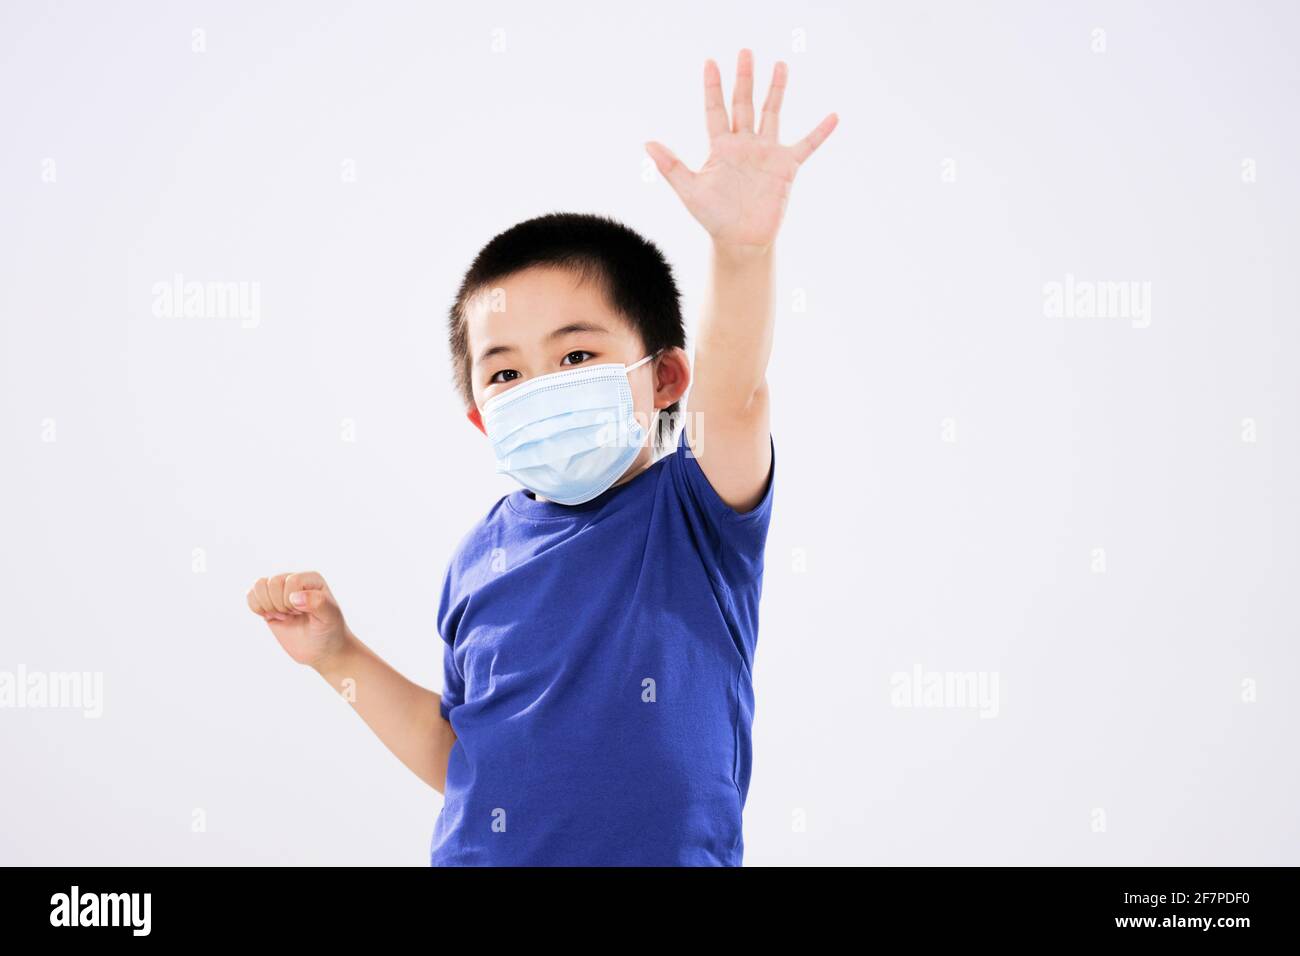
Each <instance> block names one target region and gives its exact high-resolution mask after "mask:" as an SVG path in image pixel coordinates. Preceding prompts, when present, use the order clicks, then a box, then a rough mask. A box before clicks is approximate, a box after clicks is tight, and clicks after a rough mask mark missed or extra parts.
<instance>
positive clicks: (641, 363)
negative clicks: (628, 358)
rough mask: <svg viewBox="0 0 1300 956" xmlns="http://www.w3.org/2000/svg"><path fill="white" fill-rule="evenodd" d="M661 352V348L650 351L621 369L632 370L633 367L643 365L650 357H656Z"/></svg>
mask: <svg viewBox="0 0 1300 956" xmlns="http://www.w3.org/2000/svg"><path fill="white" fill-rule="evenodd" d="M661 352H663V349H656V350H655V351H653V352H651V353H650V354H649V355H647V356H646V357H645V358H643V359H637V360H636V361H635V362H633V363H632V364H631V365H629V366H628V367H627V368H625V369H624V370H623V371H625V372H630V371H632V370H633V369H637V368H640V367H641V366H642V365H644V364H645V363H646V362H648V361H650V360H651V359H652V358H657V357H658V356H659V354H660V353H661Z"/></svg>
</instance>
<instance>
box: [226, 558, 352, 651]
mask: <svg viewBox="0 0 1300 956" xmlns="http://www.w3.org/2000/svg"><path fill="white" fill-rule="evenodd" d="M248 607H249V609H250V610H251V611H252V612H253V613H254V614H256V615H258V616H259V617H261V618H262V619H263V620H265V621H266V623H267V624H268V625H269V626H270V628H271V633H272V634H274V635H275V639H276V640H277V641H279V642H280V646H281V647H283V648H284V650H285V653H287V654H288V655H289V656H290V657H292V658H293V659H294V660H295V661H297V662H298V663H299V664H308V665H311V666H312V667H317V666H319V665H320V663H321V662H322V661H324V660H325V659H326V658H328V657H329V656H330V655H332V654H334V653H335V652H337V651H338V650H340V649H341V648H342V647H343V646H344V644H345V643H346V642H347V636H348V631H347V625H346V624H345V623H344V621H343V612H342V611H340V610H339V606H338V602H336V601H335V600H334V595H333V594H332V593H331V592H330V589H329V585H327V584H326V583H325V579H324V578H323V577H321V576H320V575H319V574H317V573H316V572H315V571H299V572H296V573H294V574H277V575H275V576H274V577H269V578H258V579H257V581H256V582H254V584H253V586H252V587H251V588H249V590H248Z"/></svg>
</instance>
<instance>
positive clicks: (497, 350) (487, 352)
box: [478, 322, 609, 364]
mask: <svg viewBox="0 0 1300 956" xmlns="http://www.w3.org/2000/svg"><path fill="white" fill-rule="evenodd" d="M575 332H595V333H598V334H602V335H608V334H609V329H607V328H605V327H604V326H603V325H597V324H596V323H595V322H570V323H569V324H568V325H562V326H560V327H559V328H558V329H554V330H553V331H552V332H551V333H550V334H549V335H547V336H546V340H547V341H548V342H549V341H553V340H555V339H562V338H564V336H566V335H573V334H574V333H575ZM517 351H519V349H518V348H517V347H516V346H514V345H490V346H488V347H487V348H485V349H484V350H483V351H482V352H480V353H479V357H478V361H479V363H480V364H481V363H483V362H486V361H487V360H488V359H490V358H491V357H492V356H494V355H501V354H503V353H505V352H517Z"/></svg>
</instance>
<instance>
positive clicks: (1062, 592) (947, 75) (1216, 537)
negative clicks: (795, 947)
mask: <svg viewBox="0 0 1300 956" xmlns="http://www.w3.org/2000/svg"><path fill="white" fill-rule="evenodd" d="M1298 28H1300V15H1298V14H1297V12H1296V10H1295V8H1294V7H1293V5H1291V4H1289V3H1283V2H1278V3H1256V4H1248V5H1240V4H1230V3H1219V4H1209V3H1196V4H1191V3H1173V2H1168V3H1153V4H1146V5H1143V6H1142V7H1141V8H1140V9H1139V8H1137V7H1136V5H1132V4H1126V3H1114V4H1094V3H1088V4H1083V3H1080V4H1074V5H1070V6H1068V7H1066V6H1063V5H1059V4H1050V5H1049V4H1035V3H1014V4H1012V3H992V4H980V5H975V4H966V3H942V4H940V3H926V4H907V5H902V4H872V5H865V4H856V3H855V4H843V5H842V6H829V5H820V4H798V5H794V4H790V5H778V4H768V5H763V4H754V3H743V4H742V3H729V4H704V5H701V4H694V3H691V4H687V3H669V4H640V5H637V4H617V5H605V4H600V5H598V4H594V3H592V4H588V5H582V4H557V3H546V4H536V3H497V4H493V5H489V6H486V7H483V8H481V9H478V10H474V11H466V10H461V9H457V8H454V7H450V6H444V5H437V6H432V5H426V4H416V3H410V4H397V3H379V4H355V5H345V4H341V3H338V4H334V3H330V4H323V3H306V2H301V3H292V4H279V5H276V6H275V7H274V9H268V8H266V7H265V6H264V5H261V4H253V3H243V4H238V5H231V4H220V3H199V4H193V3H191V4H172V3H152V4H133V5H130V6H129V7H128V8H121V9H108V8H106V7H104V6H103V5H100V4H94V3H6V4H5V5H4V9H3V13H2V14H0V91H3V92H2V93H0V127H2V128H3V130H4V133H3V136H4V149H3V150H0V229H2V230H3V231H2V233H0V306H2V308H3V331H2V338H0V348H2V350H3V351H2V354H0V371H2V372H3V382H2V383H0V394H2V395H3V416H2V417H0V453H2V455H3V468H2V469H0V519H2V521H3V525H2V528H0V547H2V551H0V561H2V563H0V582H3V583H0V589H3V595H2V597H3V618H2V619H0V672H4V673H7V674H9V675H11V676H10V680H11V686H12V681H13V680H16V679H17V675H18V674H19V673H20V671H21V672H22V673H25V674H26V675H28V676H29V677H30V676H31V675H32V674H33V673H35V674H37V675H42V674H43V675H47V676H48V675H57V674H63V673H73V672H75V673H78V674H91V675H100V677H102V694H103V696H102V700H101V701H100V705H101V706H102V714H101V715H100V716H98V717H95V716H86V715H85V713H84V710H83V709H77V708H75V707H52V706H46V707H37V706H28V707H17V706H7V707H6V708H4V709H0V761H2V765H3V767H4V774H3V775H4V785H3V787H0V819H2V820H3V821H4V825H3V827H0V863H9V864H14V863H18V864H154V863H157V864H190V863H194V864H236V863H254V864H295V863H296V864H401V865H415V866H419V865H424V864H426V863H427V859H428V845H429V838H430V834H431V832H432V827H433V821H434V817H435V815H436V814H437V812H438V809H439V807H440V805H441V796H440V795H439V794H437V793H436V792H435V791H433V790H431V789H429V788H428V787H427V786H425V785H424V784H423V783H421V782H420V781H419V780H418V779H417V778H416V777H415V776H414V775H413V774H411V773H410V772H409V771H408V770H407V769H406V768H405V767H403V766H402V765H401V764H400V763H399V762H398V761H397V760H396V758H394V757H393V756H392V755H391V754H389V752H388V751H387V750H386V749H385V748H384V746H383V745H382V744H381V743H380V741H379V740H378V739H377V738H376V737H375V736H374V735H373V734H372V733H371V731H370V730H369V728H368V727H366V726H365V724H364V723H363V722H362V721H361V719H360V718H359V717H358V716H357V715H356V714H355V713H354V712H352V710H351V709H350V707H349V706H348V704H347V703H346V702H344V701H343V699H342V698H340V697H338V696H336V695H335V694H333V693H332V692H331V690H330V688H329V687H328V686H327V685H326V684H325V682H324V681H322V680H321V679H320V678H319V677H318V676H317V675H316V674H315V673H313V672H311V671H310V670H307V669H305V668H302V667H299V666H297V665H295V664H293V663H292V662H291V661H290V660H289V658H288V657H287V656H286V655H285V654H284V653H283V652H282V651H281V649H280V648H279V646H278V645H277V644H276V642H275V639H274V638H273V637H272V635H271V634H270V632H269V631H268V629H267V628H266V626H265V625H264V624H263V623H262V622H261V621H260V620H258V619H256V618H255V617H253V616H252V615H251V614H250V613H249V611H248V610H247V608H246V606H245V603H244V594H245V591H246V590H247V588H248V587H249V585H250V584H251V583H252V581H253V580H254V579H255V578H257V577H258V576H261V575H268V574H271V573H275V572H278V571H287V570H306V569H315V570H319V571H321V572H322V573H324V574H325V576H326V578H327V579H328V581H329V582H330V584H331V586H332V588H333V589H334V591H335V593H336V594H337V595H338V597H339V599H340V602H341V604H342V607H343V610H344V613H345V614H346V616H347V619H348V622H349V624H350V625H351V627H352V628H353V629H354V630H355V631H356V633H357V634H358V635H359V636H360V637H361V638H362V639H363V640H364V641H366V642H367V643H368V644H370V646H372V647H373V648H375V649H376V650H377V651H378V652H379V653H380V654H381V655H382V656H384V657H385V658H386V659H387V660H388V661H389V662H390V663H391V664H393V665H394V666H395V667H396V668H398V669H399V670H400V671H402V672H403V673H404V674H406V675H407V676H409V677H410V678H411V679H413V680H415V681H417V682H419V683H422V684H424V685H425V686H428V687H431V688H433V689H435V690H437V689H439V688H440V686H441V677H442V673H441V655H442V645H441V642H440V640H439V637H438V635H437V633H436V630H435V620H434V611H435V609H436V606H437V600H438V592H439V587H440V584H441V577H442V574H443V571H444V569H445V566H446V561H447V559H448V556H449V554H450V552H451V549H452V547H453V545H454V544H455V543H456V542H457V541H458V540H459V538H460V536H461V535H462V534H464V533H465V531H466V530H468V528H469V527H470V525H471V524H472V523H473V522H474V521H475V520H477V519H478V518H479V517H480V516H481V515H482V514H483V513H484V512H485V511H486V510H487V509H488V507H489V506H490V505H491V504H492V503H493V502H494V501H495V500H496V499H497V498H498V497H499V496H501V495H503V494H505V493H507V492H509V491H511V490H512V489H513V488H514V487H515V486H514V485H513V484H512V483H511V482H510V481H509V479H506V478H501V477H497V476H495V475H494V474H493V471H492V458H491V453H490V450H489V447H488V444H487V442H486V440H485V439H484V438H483V437H482V436H481V435H480V434H479V433H478V432H477V431H476V430H475V429H474V428H473V427H472V426H471V425H470V424H469V423H468V422H467V421H466V420H465V417H464V412H463V409H462V408H461V407H460V406H459V405H458V403H457V399H456V397H455V394H454V392H453V391H452V386H451V375H450V369H449V360H448V356H447V344H446V334H445V324H446V311H447V307H448V305H449V304H450V302H451V298H452V296H453V294H454V292H455V288H456V284H457V282H458V281H459V279H460V277H461V275H462V273H463V271H464V270H465V268H466V267H467V266H468V265H469V262H470V259H471V257H472V256H473V254H474V253H475V252H476V251H477V250H478V249H479V248H480V247H481V246H482V244H483V243H485V242H486V241H487V240H488V239H490V238H491V237H492V236H493V235H495V234H496V233H497V232H499V231H501V230H503V229H505V228H507V227H509V226H510V225H512V224H514V223H516V222H518V221H520V220H522V219H525V218H528V217H530V216H534V215H538V214H541V213H544V212H548V211H553V210H570V211H581V212H599V213H605V214H609V215H612V216H614V217H616V218H618V219H620V220H622V221H624V222H626V223H627V224H629V225H630V226H632V227H633V228H635V229H637V230H639V231H641V232H643V233H644V234H645V235H646V236H647V237H648V238H650V239H651V240H652V241H654V242H655V243H657V244H658V245H659V246H660V247H661V248H662V249H663V250H664V252H665V253H666V255H667V256H668V258H669V260H670V261H671V262H672V264H673V266H674V267H675V269H676V275H677V278H678V281H679V283H680V286H681V289H682V291H683V305H684V308H685V312H686V315H687V318H688V322H689V323H690V327H691V329H692V330H693V329H694V327H695V323H696V321H697V318H698V315H699V312H700V308H701V304H702V296H703V293H704V290H705V282H706V279H707V264H708V261H707V252H708V244H707V237H706V235H705V234H704V232H703V230H702V229H701V227H699V226H698V225H697V224H696V223H695V222H694V221H693V220H692V219H691V218H690V217H689V215H688V214H687V213H686V211H685V210H684V209H683V208H682V206H681V204H680V203H679V201H678V200H677V198H676V196H675V195H674V194H673V193H672V191H671V189H670V188H669V187H668V185H667V184H666V183H665V182H664V181H662V179H661V178H660V177H659V176H658V174H657V173H656V172H655V171H654V168H653V166H652V165H651V164H650V161H649V159H648V157H647V156H646V154H645V153H644V151H643V148H642V143H643V142H644V141H645V140H647V139H657V140H659V141H661V142H663V143H665V144H666V145H668V146H669V147H670V148H672V149H673V150H675V151H676V152H677V153H678V155H679V156H681V158H682V159H683V160H684V161H685V162H686V163H687V164H688V165H690V166H691V167H692V168H697V167H698V166H699V164H700V163H702V162H703V160H704V158H705V155H706V147H707V143H706V136H705V129H704V119H703V105H702V91H701V84H702V79H701V74H702V68H703V63H704V60H705V59H706V58H707V57H713V58H715V59H716V60H717V61H718V62H719V65H720V67H721V69H722V74H723V82H724V92H725V96H726V98H727V101H728V102H730V97H731V91H732V80H733V76H734V70H735V59H736V53H737V51H738V50H739V49H740V48H741V47H743V46H749V47H751V48H752V49H753V50H754V53H755V60H756V74H757V75H756V86H757V90H756V94H755V98H756V101H757V103H758V104H761V100H762V97H763V96H765V94H766V89H767V82H768V80H769V78H770V73H771V69H772V65H773V63H774V61H775V60H776V59H778V58H780V59H784V60H786V62H788V63H789V65H790V87H789V90H788V93H787V96H786V102H785V110H784V114H783V119H782V132H783V136H782V138H783V140H784V141H785V142H792V141H793V140H794V139H796V138H797V137H800V136H803V135H804V134H806V133H807V132H808V131H809V130H811V129H812V128H813V126H814V125H815V124H816V123H817V122H818V121H819V120H820V119H821V118H822V117H823V116H825V115H826V114H827V113H828V112H831V111H835V112H837V113H838V114H839V116H840V126H839V128H838V129H837V130H836V131H835V132H834V134H833V135H832V136H831V138H830V139H829V140H828V141H827V143H826V144H825V145H824V146H823V147H822V149H821V150H819V151H818V152H817V153H816V154H815V155H814V156H813V157H812V158H811V159H810V160H809V161H808V162H807V163H806V164H805V165H804V167H803V168H802V169H801V171H800V174H799V178H798V180H797V182H796V185H795V187H794V190H793V194H792V197H791V205H790V208H789V212H788V214H787V218H786V222H785V226H784V229H783V232H782V234H781V237H780V240H779V245H778V253H777V261H778V265H777V268H778V301H777V333H776V344H775V353H774V355H773V358H772V363H771V367H770V370H769V381H770V383H771V391H772V397H773V402H774V411H773V424H772V433H773V438H774V440H775V447H776V460H777V465H776V479H775V480H776V487H775V500H774V512H773V518H772V524H771V530H770V536H769V541H768V550H767V565H766V576H765V582H764V595H763V605H762V620H761V629H760V633H759V640H758V651H757V659H756V670H755V689H756V695H757V716H756V720H755V724H754V733H755V744H754V773H753V780H752V785H751V789H750V793H749V801H748V804H747V806H746V810H745V842H746V858H745V860H746V864H747V865H767V864H850V863H883V864H976V863H993V864H1151V863H1163V864H1282V863H1286V864H1295V863H1300V825H1298V824H1297V820H1296V817H1297V811H1296V807H1297V803H1298V801H1300V772H1298V771H1297V761H1296V757H1295V739H1296V730H1297V726H1298V721H1297V718H1298V717H1300V704H1298V703H1297V697H1296V687H1297V667H1298V665H1300V651H1298V650H1297V633H1298V628H1297V605H1296V600H1295V598H1296V593H1297V585H1296V581H1297V579H1298V577H1300V543H1298V542H1300V535H1298V534H1297V532H1300V520H1298V519H1300V512H1298V509H1297V494H1296V490H1297V488H1300V461H1298V460H1297V448H1298V443H1297V427H1298V425H1300V422H1298V421H1297V414H1298V412H1300V402H1298V401H1297V394H1298V387H1297V384H1296V382H1297V373H1300V367H1298V365H1300V363H1298V358H1300V353H1298V351H1297V350H1298V348H1300V339H1298V336H1297V331H1296V320H1297V304H1296V303H1297V299H1296V286H1295V275H1296V269H1295V267H1296V264H1297V262H1300V248H1298V246H1300V244H1298V242H1297V226H1296V223H1297V221H1300V188H1298V186H1297V170H1300V137H1298V135H1297V124H1296V122H1295V117H1296V107H1297V99H1298V96H1297V93H1298V85H1300V67H1298V66H1297V57H1296V55H1295V50H1294V48H1293V42H1294V37H1295V36H1296V31H1297V29H1298ZM178 277H179V278H178ZM178 282H179V283H181V284H182V287H184V284H186V283H191V282H194V283H200V284H202V287H203V288H205V289H209V288H215V284H220V283H233V284H234V285H233V286H231V288H233V289H237V290H241V291H242V294H243V295H244V299H243V300H239V299H238V298H236V299H235V300H233V303H232V302H228V303H226V304H225V305H224V306H223V305H222V304H221V303H219V302H218V303H216V304H215V305H213V304H211V303H208V304H206V307H205V308H204V309H200V310H198V311H199V313H200V314H191V313H190V312H187V310H186V309H185V307H184V303H183V301H175V302H173V301H170V300H169V298H168V297H169V295H170V293H169V291H168V289H169V288H171V287H173V286H174V284H175V283H178ZM1116 291H1123V292H1125V293H1127V294H1126V296H1121V297H1116V296H1112V295H1111V294H1110V293H1113V292H1116ZM241 301H242V304H243V305H244V306H245V307H246V310H245V311H243V312H241V311H239V309H238V308H237V307H236V306H237V305H239V304H240V303H241ZM581 599H582V593H581V588H580V587H577V588H575V592H574V600H575V601H580V600H581ZM967 679H969V684H966V683H962V682H963V681H964V680H967ZM954 682H955V683H954ZM964 686H970V687H975V688H979V689H982V690H983V691H984V693H983V695H982V696H977V697H976V698H969V697H965V698H963V697H961V696H960V695H959V694H957V689H958V687H964ZM27 702H31V701H30V700H28V701H27ZM908 704H911V705H912V706H907V705H908ZM645 786H647V787H653V786H655V782H654V780H653V779H647V780H646V781H645Z"/></svg>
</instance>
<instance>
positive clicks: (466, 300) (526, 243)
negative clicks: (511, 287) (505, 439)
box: [448, 212, 686, 452]
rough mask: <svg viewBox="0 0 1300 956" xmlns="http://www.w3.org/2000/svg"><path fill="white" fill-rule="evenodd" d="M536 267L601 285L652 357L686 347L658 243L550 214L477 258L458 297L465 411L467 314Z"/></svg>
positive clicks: (576, 216)
mask: <svg viewBox="0 0 1300 956" xmlns="http://www.w3.org/2000/svg"><path fill="white" fill-rule="evenodd" d="M534 266H551V267H557V268H562V269H568V270H570V271H571V272H573V273H574V274H575V275H576V276H577V277H578V278H579V280H580V281H584V282H585V281H591V282H595V283H596V284H597V285H598V286H599V287H600V288H601V290H602V291H603V292H604V294H605V298H606V300H607V301H608V302H609V304H610V306H611V307H612V308H613V309H614V311H615V312H617V313H618V314H619V315H621V316H622V317H623V318H624V319H626V320H627V322H628V323H629V324H630V325H631V326H632V327H633V328H634V329H636V330H637V331H638V332H639V333H640V335H641V340H642V342H643V344H644V345H645V349H646V354H651V353H654V352H658V351H659V350H660V349H665V348H682V349H684V348H686V325H685V322H684V321H683V320H682V309H681V293H680V292H679V291H678V289H677V282H676V281H675V280H674V278H673V270H672V266H670V265H669V264H668V260H667V259H665V258H664V255H663V253H662V252H660V251H659V248H658V247H657V246H656V245H655V244H654V243H652V242H650V240H648V239H646V238H645V237H644V236H642V235H640V234H639V233H638V232H636V231H635V230H633V229H631V228H629V227H627V226H625V225H623V224H622V223H620V222H617V221H616V220H614V219H611V218H610V217H608V216H603V215H598V214H593V213H574V212H552V213H547V214H546V215H544V216H537V217H535V218H533V219H528V220H525V221H524V222H521V223H519V224H518V225H515V226H511V227H510V228H509V229H507V230H506V231H505V232H502V233H500V234H498V235H497V236H494V237H493V239H492V240H491V241H490V242H489V243H488V244H487V245H486V246H484V247H483V248H482V250H480V251H479V254H478V255H477V256H475V257H474V262H473V264H471V265H470V267H469V271H468V272H466V273H465V278H464V279H463V280H462V281H461V284H460V288H459V290H457V292H456V299H455V302H454V303H453V304H452V307H451V314H450V316H449V321H448V332H449V335H450V344H451V364H452V376H453V379H454V384H455V387H456V390H457V391H458V392H459V394H460V397H461V398H462V399H463V400H464V402H465V405H466V407H473V405H474V391H473V387H472V386H471V384H470V364H471V359H470V355H469V341H468V334H467V332H466V329H465V312H466V309H467V307H468V305H469V304H470V302H471V301H472V300H473V299H474V298H475V297H476V296H477V295H479V294H480V293H483V292H486V291H488V290H490V289H491V288H492V287H493V286H495V285H497V284H498V283H500V282H501V281H502V280H504V279H506V278H508V277H509V276H511V275H514V274H515V273H518V272H522V271H523V270H525V269H528V268H531V267H534ZM680 404H681V403H680V402H673V404H672V405H670V406H668V407H667V408H665V409H662V410H661V411H660V413H659V415H658V418H657V421H658V427H656V428H655V434H654V436H653V439H654V448H655V450H656V452H658V451H661V450H663V448H664V447H665V446H666V445H667V443H668V440H669V438H670V437H671V434H672V429H673V423H674V422H675V421H676V419H677V416H678V413H679V412H680V408H679V405H680Z"/></svg>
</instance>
